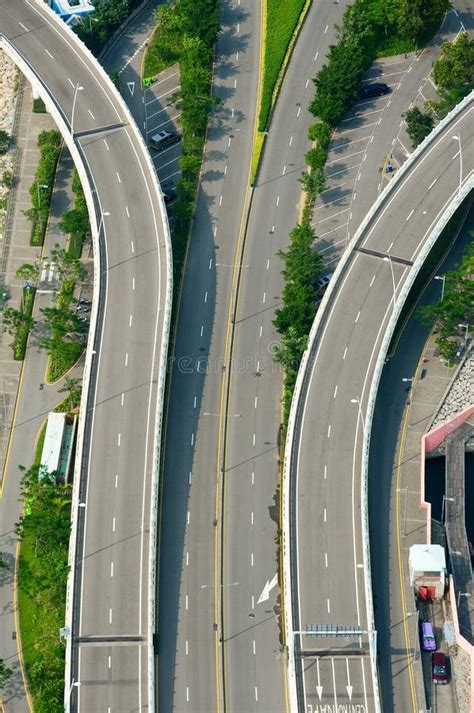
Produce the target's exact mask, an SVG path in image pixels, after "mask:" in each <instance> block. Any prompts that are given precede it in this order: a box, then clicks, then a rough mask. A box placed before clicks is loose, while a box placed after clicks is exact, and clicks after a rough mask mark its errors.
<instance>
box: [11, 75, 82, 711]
mask: <svg viewBox="0 0 474 713" xmlns="http://www.w3.org/2000/svg"><path fill="white" fill-rule="evenodd" d="M53 127H54V124H53V122H52V120H51V118H50V117H49V116H47V115H41V114H40V115H39V114H32V113H31V95H30V90H29V88H26V90H25V101H24V104H23V107H22V112H21V120H20V129H19V138H18V143H19V144H20V142H21V144H20V145H21V150H22V155H21V162H20V169H19V170H20V176H19V183H18V192H17V204H16V205H15V211H14V221H13V227H12V235H11V244H10V248H9V255H8V261H7V271H6V284H7V285H9V286H10V294H11V298H10V300H9V304H10V305H12V306H15V307H16V306H17V305H18V304H19V302H20V299H21V283H20V281H18V280H16V278H15V271H16V269H17V268H18V267H19V265H22V264H23V263H25V262H35V261H36V262H38V263H39V264H40V265H43V264H45V263H46V264H47V263H48V257H49V254H50V250H51V248H52V247H54V245H55V244H56V243H58V244H59V245H60V246H61V247H65V244H66V236H65V234H64V233H63V232H62V231H61V230H60V228H59V226H58V223H59V221H60V220H61V217H62V215H63V213H64V211H65V210H68V209H69V208H70V207H71V202H72V193H71V178H72V170H73V163H72V160H71V158H70V156H69V153H68V152H67V151H66V150H63V152H62V154H61V157H60V162H59V164H58V170H57V173H56V180H55V185H54V192H53V200H52V204H51V213H50V220H49V223H48V230H47V236H46V244H45V246H44V249H43V251H41V249H40V248H32V247H30V245H29V235H30V224H29V222H28V221H26V219H25V218H24V216H23V214H22V211H23V210H24V209H25V208H27V207H29V205H30V203H29V200H28V199H29V195H28V188H29V186H30V185H31V182H32V179H33V176H34V172H35V170H36V166H37V164H38V158H39V153H38V151H37V150H36V137H37V135H38V133H39V131H41V130H43V129H49V128H53ZM43 257H44V259H45V260H44V261H43ZM43 277H45V280H44V281H43V282H41V283H40V284H39V285H38V287H39V290H38V292H37V296H36V299H35V305H34V310H33V317H34V318H35V319H36V320H40V319H41V312H40V309H41V308H44V307H47V306H50V305H51V304H52V302H53V294H54V288H55V287H56V286H57V281H56V279H55V275H54V272H52V271H51V270H49V269H47V270H46V271H45V272H44V274H43ZM10 341H11V337H10V336H9V335H7V334H4V335H3V338H2V343H1V361H0V378H3V383H4V384H5V387H4V395H5V407H4V409H3V413H2V414H1V417H2V431H3V437H2V441H1V452H0V456H1V460H0V462H1V463H2V467H3V465H4V467H3V480H2V490H1V497H0V523H1V527H0V552H2V556H3V558H4V561H5V562H6V564H7V569H6V570H2V571H1V573H0V574H1V578H2V579H1V584H2V586H1V587H0V612H1V613H2V616H1V617H0V658H3V659H4V660H5V662H6V664H7V665H8V666H9V667H10V668H11V669H12V670H13V675H12V677H11V679H10V680H9V681H8V683H7V685H6V687H5V689H4V691H3V698H2V702H3V706H4V708H3V709H2V713H25V712H26V711H28V710H29V709H30V708H29V704H28V701H27V699H26V694H25V690H24V684H23V679H22V672H21V669H20V664H19V659H18V650H17V638H16V630H17V625H16V622H15V615H16V608H17V607H16V601H15V598H14V592H13V569H14V563H15V553H16V545H17V541H16V536H15V532H14V528H15V523H16V522H17V521H18V518H19V504H18V497H19V471H18V465H19V464H22V465H25V466H26V467H29V466H30V465H31V464H32V463H33V459H34V446H35V439H36V435H37V433H38V430H39V429H40V427H41V425H42V424H43V422H44V420H45V419H46V418H47V415H48V412H49V411H51V410H52V409H53V408H54V406H56V404H57V403H58V402H59V401H61V400H62V399H63V398H64V396H65V395H64V394H61V393H59V392H58V388H60V384H59V385H47V384H45V383H44V382H45V378H44V377H45V370H46V361H47V354H46V352H45V351H44V350H42V349H40V348H39V345H38V340H37V337H36V336H35V335H34V334H33V335H31V336H30V339H29V342H28V347H27V352H26V357H25V361H24V363H23V365H22V364H21V362H20V363H19V362H14V361H13V360H12V350H11V347H10V346H9V342H10ZM81 373H82V363H81V362H80V363H79V365H78V366H77V367H75V369H74V370H73V372H72V374H71V375H73V376H81ZM6 385H8V390H7V388H6ZM40 385H42V388H41V389H40ZM17 389H18V397H17V406H16V411H15V413H13V411H14V404H15V395H16V392H17ZM12 419H13V426H12V427H11V424H12ZM10 431H11V438H10V441H9V443H8V436H9V434H10ZM7 443H8V448H7ZM58 635H59V632H58Z"/></svg>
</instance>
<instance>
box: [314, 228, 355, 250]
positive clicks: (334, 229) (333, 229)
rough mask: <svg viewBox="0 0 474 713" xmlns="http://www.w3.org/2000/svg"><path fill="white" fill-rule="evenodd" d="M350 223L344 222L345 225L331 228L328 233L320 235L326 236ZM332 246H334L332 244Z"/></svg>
mask: <svg viewBox="0 0 474 713" xmlns="http://www.w3.org/2000/svg"><path fill="white" fill-rule="evenodd" d="M348 224H349V223H348V222H347V223H344V224H343V225H338V226H337V227H336V228H331V230H328V231H327V232H326V233H321V235H320V236H319V237H320V238H324V236H325V235H329V234H330V233H334V232H335V231H336V230H340V229H341V228H345V227H346V225H348ZM336 244H337V243H336ZM330 247H333V246H332V245H331V246H330Z"/></svg>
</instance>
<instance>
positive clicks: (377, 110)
mask: <svg viewBox="0 0 474 713" xmlns="http://www.w3.org/2000/svg"><path fill="white" fill-rule="evenodd" d="M384 109H385V107H382V109H374V110H373V111H366V112H365V113H364V114H356V115H355V116H350V117H349V118H348V119H342V122H344V121H354V119H362V117H364V116H369V115H370V114H380V112H381V111H383V110H384ZM342 122H341V123H342ZM360 128H362V127H360Z"/></svg>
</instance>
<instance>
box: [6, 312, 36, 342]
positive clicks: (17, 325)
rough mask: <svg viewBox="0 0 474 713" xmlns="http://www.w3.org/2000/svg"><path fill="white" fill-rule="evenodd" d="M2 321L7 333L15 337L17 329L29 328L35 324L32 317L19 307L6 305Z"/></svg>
mask: <svg viewBox="0 0 474 713" xmlns="http://www.w3.org/2000/svg"><path fill="white" fill-rule="evenodd" d="M3 323H4V325H5V329H6V330H7V332H8V334H10V335H11V336H12V337H16V335H17V333H18V330H19V329H25V330H28V331H29V330H31V329H33V327H34V326H35V321H34V319H33V317H32V316H31V315H29V314H25V312H23V311H22V310H20V309H14V307H7V308H6V309H5V310H4V311H3Z"/></svg>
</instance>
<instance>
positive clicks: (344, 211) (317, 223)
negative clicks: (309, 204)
mask: <svg viewBox="0 0 474 713" xmlns="http://www.w3.org/2000/svg"><path fill="white" fill-rule="evenodd" d="M348 210H349V208H344V209H343V210H339V211H338V212H337V213H331V215H328V216H327V217H326V218H322V219H321V220H317V221H316V223H314V225H315V226H316V225H319V224H320V223H324V221H326V220H331V218H335V217H336V215H341V213H347V211H348Z"/></svg>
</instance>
